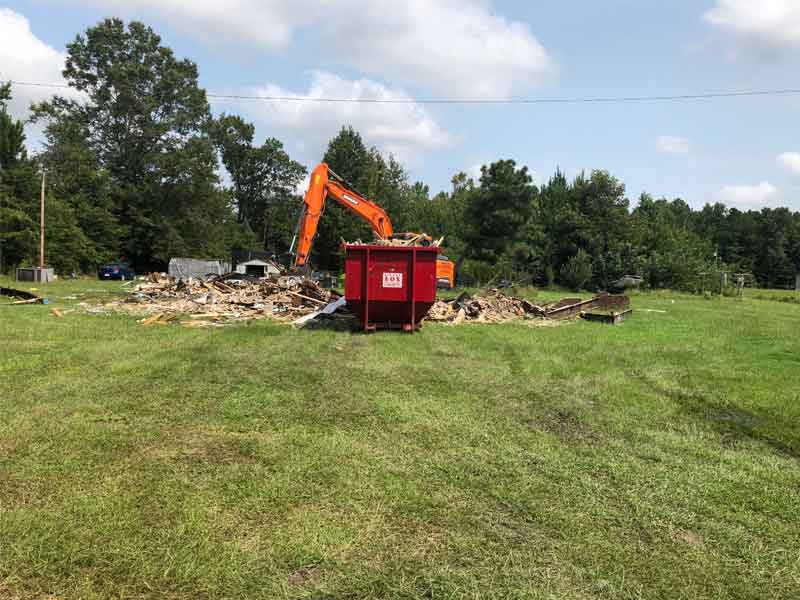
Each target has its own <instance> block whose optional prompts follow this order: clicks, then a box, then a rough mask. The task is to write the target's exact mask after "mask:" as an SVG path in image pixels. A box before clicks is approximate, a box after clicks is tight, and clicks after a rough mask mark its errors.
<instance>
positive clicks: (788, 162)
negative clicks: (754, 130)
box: [778, 152, 800, 175]
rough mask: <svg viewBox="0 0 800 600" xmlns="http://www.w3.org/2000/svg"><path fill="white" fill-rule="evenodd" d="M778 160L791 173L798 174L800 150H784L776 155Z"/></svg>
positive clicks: (799, 169) (799, 172)
mask: <svg viewBox="0 0 800 600" xmlns="http://www.w3.org/2000/svg"><path fill="white" fill-rule="evenodd" d="M778 162H779V163H780V164H781V165H783V166H784V167H785V168H786V169H788V170H789V172H790V173H792V174H793V175H800V152H784V153H783V154H781V155H780V156H779V157H778Z"/></svg>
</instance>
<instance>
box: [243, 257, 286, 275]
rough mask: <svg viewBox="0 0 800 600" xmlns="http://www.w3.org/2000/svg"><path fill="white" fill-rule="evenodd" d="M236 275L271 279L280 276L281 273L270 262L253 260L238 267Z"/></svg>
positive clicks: (258, 259)
mask: <svg viewBox="0 0 800 600" xmlns="http://www.w3.org/2000/svg"><path fill="white" fill-rule="evenodd" d="M236 273H239V274H240V275H250V276H252V277H270V276H273V275H275V276H277V275H280V273H281V271H280V269H279V268H278V267H277V265H275V263H273V262H272V261H270V260H262V259H260V258H251V259H250V260H246V261H243V262H240V263H238V264H237V265H236Z"/></svg>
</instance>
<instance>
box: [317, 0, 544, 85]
mask: <svg viewBox="0 0 800 600" xmlns="http://www.w3.org/2000/svg"><path fill="white" fill-rule="evenodd" d="M350 4H351V6H352V10H351V11H347V13H349V14H345V15H344V16H345V18H343V19H342V20H341V21H340V22H339V23H337V24H336V25H335V27H330V28H327V29H326V35H325V37H326V38H327V39H328V43H329V44H332V45H333V46H334V47H335V48H337V50H338V52H339V53H340V54H341V56H342V57H343V58H344V60H346V61H347V62H348V63H349V64H351V65H353V66H355V67H357V68H359V69H361V70H363V71H365V72H367V73H370V74H372V75H374V76H379V77H384V78H390V79H399V80H402V81H406V82H412V83H417V84H421V85H424V86H425V87H427V88H429V89H431V90H433V91H434V92H436V93H437V94H439V95H441V96H451V97H452V96H459V97H467V98H474V97H479V98H492V97H500V98H507V97H510V96H512V95H514V94H517V93H521V92H524V91H525V90H528V89H530V88H531V87H532V86H534V85H536V84H539V83H541V82H542V81H543V79H545V78H546V77H548V76H549V75H550V74H551V73H552V72H553V71H554V70H555V69H554V63H553V60H552V58H551V57H550V56H549V54H548V53H547V51H546V50H545V49H544V47H543V46H542V45H541V44H540V43H539V41H538V40H537V39H536V37H534V35H533V33H532V32H531V29H530V27H529V25H528V24H527V23H523V22H520V21H510V20H508V19H506V18H505V17H502V16H498V15H496V14H494V13H493V12H492V10H491V6H490V4H489V2H488V1H486V0H405V1H403V2H397V1H396V0H382V1H375V0H371V1H359V2H353V1H351V2H350Z"/></svg>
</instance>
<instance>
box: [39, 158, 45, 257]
mask: <svg viewBox="0 0 800 600" xmlns="http://www.w3.org/2000/svg"><path fill="white" fill-rule="evenodd" d="M45 178H46V172H45V170H44V168H42V197H41V200H40V202H39V268H40V269H44V186H45Z"/></svg>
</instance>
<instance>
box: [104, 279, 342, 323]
mask: <svg viewBox="0 0 800 600" xmlns="http://www.w3.org/2000/svg"><path fill="white" fill-rule="evenodd" d="M338 298H339V294H337V293H335V292H332V291H330V290H325V289H322V288H321V287H319V286H318V285H317V284H316V283H315V282H314V281H312V280H310V279H308V278H306V277H304V276H303V275H291V276H286V277H281V278H280V279H278V280H273V279H268V278H262V279H259V278H254V277H247V276H241V275H238V274H236V273H231V274H228V275H224V276H222V277H217V278H214V279H211V280H206V281H203V280H199V279H193V278H186V279H182V278H178V279H175V278H171V277H167V276H165V275H158V274H155V273H154V274H151V275H150V276H149V277H148V278H147V280H146V281H144V282H141V283H139V285H137V286H136V287H135V288H134V289H133V290H131V291H130V293H129V294H128V296H127V297H126V298H125V299H124V300H121V301H117V302H114V303H112V304H111V305H110V308H112V309H115V310H119V311H122V312H127V313H130V314H135V315H139V316H141V317H144V319H143V320H142V321H141V322H142V323H143V324H146V325H147V326H150V325H153V324H156V323H158V324H160V323H169V322H171V321H173V320H175V319H177V318H178V317H181V321H180V322H181V324H182V325H185V326H187V327H194V326H195V325H186V323H189V322H195V321H196V322H200V320H202V319H207V320H210V321H212V322H213V323H220V324H223V323H232V322H237V321H246V320H258V319H264V318H274V319H278V320H290V321H291V320H295V319H297V318H298V317H300V316H303V315H307V314H310V313H314V312H316V311H318V310H319V309H320V307H324V306H327V305H328V304H330V303H331V302H332V301H334V300H336V299H338ZM159 315H160V316H159ZM156 317H157V318H156ZM201 326H202V325H201Z"/></svg>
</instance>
